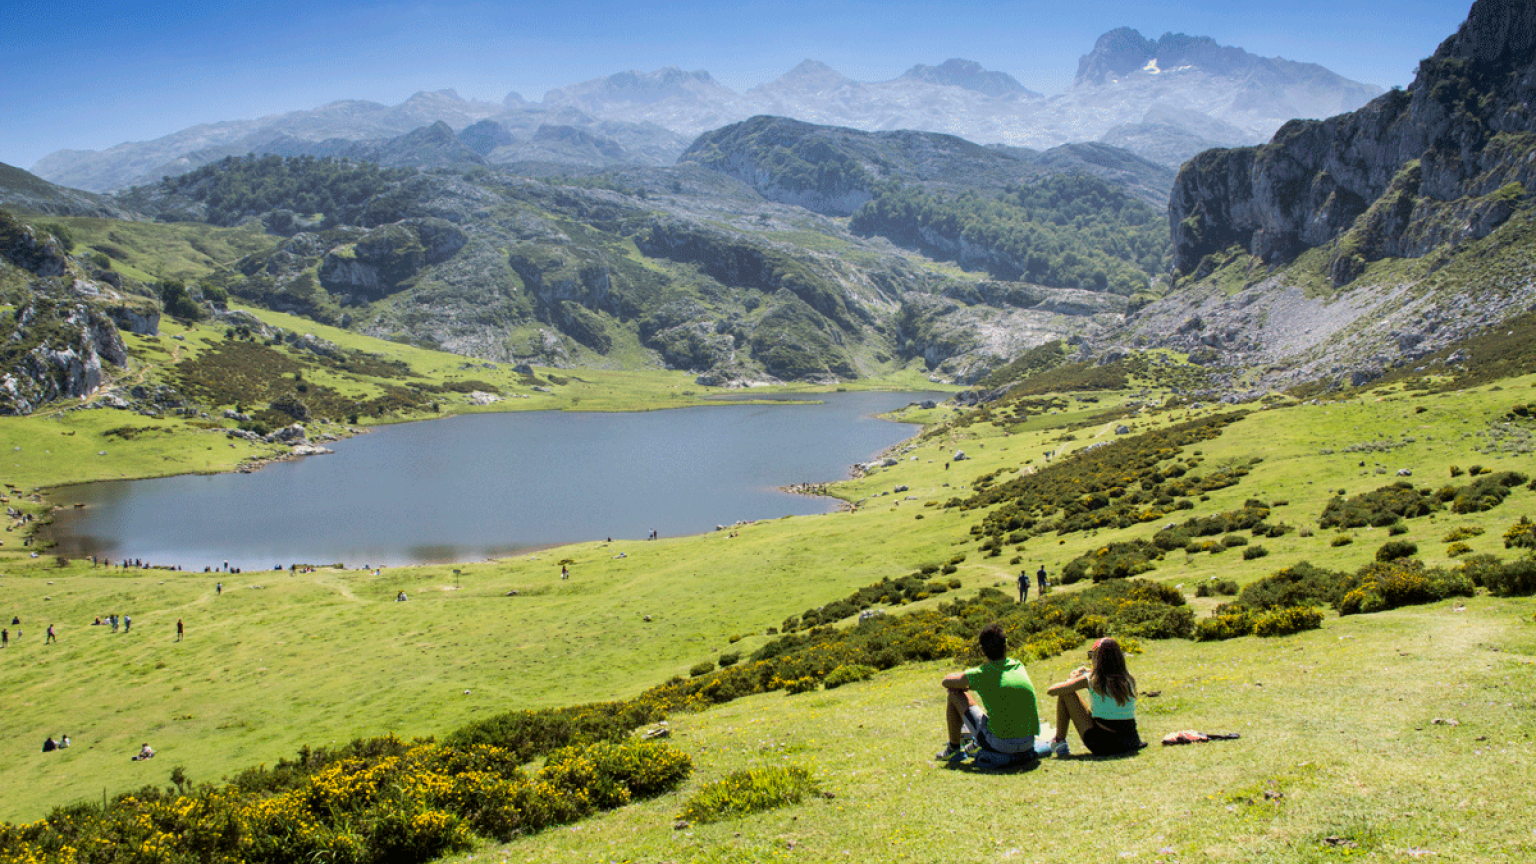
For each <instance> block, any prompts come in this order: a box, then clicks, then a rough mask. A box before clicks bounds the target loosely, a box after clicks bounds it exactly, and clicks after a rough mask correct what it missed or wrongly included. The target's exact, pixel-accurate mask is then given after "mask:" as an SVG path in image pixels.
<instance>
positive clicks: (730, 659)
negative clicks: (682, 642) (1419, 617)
mask: <svg viewBox="0 0 1536 864" xmlns="http://www.w3.org/2000/svg"><path fill="white" fill-rule="evenodd" d="M740 661H741V653H740V652H738V651H732V652H730V653H729V654H721V655H720V660H719V663H720V668H721V669H726V668H729V667H731V666H735V665H736V664H737V663H738V662H740ZM705 671H706V672H707V671H709V670H707V669H706V670H705Z"/></svg>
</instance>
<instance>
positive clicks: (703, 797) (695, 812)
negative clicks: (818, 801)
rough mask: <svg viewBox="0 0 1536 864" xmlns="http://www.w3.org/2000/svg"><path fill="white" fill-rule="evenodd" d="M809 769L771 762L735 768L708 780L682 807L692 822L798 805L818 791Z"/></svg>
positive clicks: (686, 816) (684, 814) (710, 820)
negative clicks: (764, 765)
mask: <svg viewBox="0 0 1536 864" xmlns="http://www.w3.org/2000/svg"><path fill="white" fill-rule="evenodd" d="M817 791H818V790H817V788H816V781H815V779H814V778H812V777H811V772H810V771H809V770H808V769H806V768H803V767H801V766H799V765H774V766H769V767H766V768H749V769H747V770H745V771H735V772H733V773H731V774H727V775H726V776H725V777H723V778H721V779H719V780H716V781H714V782H713V783H707V784H705V785H704V786H703V787H702V788H700V789H699V791H698V792H697V793H696V794H695V795H694V796H693V798H691V799H689V801H688V803H687V804H686V805H684V806H683V813H682V816H683V818H684V819H689V820H692V821H694V822H717V821H720V820H722V819H730V818H733V817H736V816H745V815H747V814H749V813H761V812H763V811H765V810H773V809H775V808H777V807H784V806H786V805H789V804H799V803H800V802H801V801H803V800H805V798H806V797H807V796H809V795H814V794H816V793H817Z"/></svg>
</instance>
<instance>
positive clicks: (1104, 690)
mask: <svg viewBox="0 0 1536 864" xmlns="http://www.w3.org/2000/svg"><path fill="white" fill-rule="evenodd" d="M1088 686H1090V687H1092V688H1093V689H1094V691H1095V692H1097V693H1098V694H1099V695H1101V696H1108V697H1110V698H1111V699H1113V700H1115V704H1116V705H1124V704H1125V703H1127V702H1129V701H1131V700H1132V699H1135V698H1136V679H1135V678H1132V677H1131V673H1130V672H1129V671H1127V670H1126V668H1125V652H1123V651H1121V650H1120V643H1119V642H1116V641H1115V640H1113V639H1111V638H1109V637H1108V636H1105V637H1104V638H1103V639H1100V640H1099V641H1098V642H1095V643H1094V645H1093V671H1092V672H1089V673H1088Z"/></svg>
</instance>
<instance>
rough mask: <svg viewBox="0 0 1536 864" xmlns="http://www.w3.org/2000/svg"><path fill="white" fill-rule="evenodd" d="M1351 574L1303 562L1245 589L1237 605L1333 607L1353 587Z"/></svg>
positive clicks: (1266, 607)
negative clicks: (1351, 585)
mask: <svg viewBox="0 0 1536 864" xmlns="http://www.w3.org/2000/svg"><path fill="white" fill-rule="evenodd" d="M1350 581H1351V580H1350V579H1349V577H1348V575H1346V574H1344V573H1340V572H1337V571H1334V570H1325V569H1323V568H1321V567H1314V566H1313V565H1311V564H1309V563H1307V562H1306V561H1302V562H1300V563H1298V564H1294V565H1292V566H1290V567H1286V568H1284V569H1282V570H1277V571H1275V572H1274V573H1272V574H1270V575H1268V576H1266V577H1264V578H1263V579H1260V580H1258V581H1257V582H1251V583H1249V584H1248V586H1247V587H1245V588H1243V590H1242V593H1241V594H1239V595H1238V603H1240V604H1242V605H1243V606H1245V607H1247V608H1249V609H1257V610H1266V609H1287V608H1290V607H1293V606H1325V605H1328V606H1331V605H1335V604H1336V602H1337V601H1338V600H1339V599H1341V598H1342V597H1343V595H1344V592H1345V591H1347V590H1348V588H1349V587H1350Z"/></svg>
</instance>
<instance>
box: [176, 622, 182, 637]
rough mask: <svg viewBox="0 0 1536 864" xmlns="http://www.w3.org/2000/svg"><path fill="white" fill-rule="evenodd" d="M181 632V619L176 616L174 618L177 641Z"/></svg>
mask: <svg viewBox="0 0 1536 864" xmlns="http://www.w3.org/2000/svg"><path fill="white" fill-rule="evenodd" d="M181 633H182V630H181V619H180V618H177V619H176V641H177V642H180V641H181Z"/></svg>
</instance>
